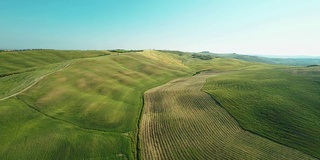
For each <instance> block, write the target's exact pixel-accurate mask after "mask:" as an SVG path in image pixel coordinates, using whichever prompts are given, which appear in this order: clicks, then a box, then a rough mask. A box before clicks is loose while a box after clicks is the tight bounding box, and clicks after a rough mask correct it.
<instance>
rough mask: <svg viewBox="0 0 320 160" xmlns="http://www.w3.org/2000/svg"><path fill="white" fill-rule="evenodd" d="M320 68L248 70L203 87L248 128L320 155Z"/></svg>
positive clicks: (226, 76)
mask: <svg viewBox="0 0 320 160" xmlns="http://www.w3.org/2000/svg"><path fill="white" fill-rule="evenodd" d="M319 73H320V69H319V67H310V68H287V69H281V70H279V69H262V70H251V71H250V70H247V71H240V72H236V73H232V74H225V75H221V76H219V77H214V78H211V79H209V80H208V81H207V83H206V85H205V88H204V90H205V91H206V92H208V93H210V94H211V95H212V96H213V97H214V98H215V99H216V100H217V101H219V102H220V103H221V104H222V106H223V107H225V108H226V109H227V110H228V112H229V113H230V114H231V115H233V116H234V117H235V118H236V119H237V120H238V121H239V123H240V124H241V126H242V127H243V128H245V129H247V130H250V131H252V132H255V133H258V134H260V135H262V136H265V137H268V138H270V139H272V140H274V141H277V142H280V143H282V144H285V145H288V146H290V147H293V148H297V149H299V150H301V151H303V152H305V153H308V154H310V155H313V156H315V157H317V158H320V154H319V153H320V150H319V148H320V145H319V144H320V137H319V135H320V123H319V122H320V112H319V106H320V103H319V99H320V76H319V75H320V74H319Z"/></svg>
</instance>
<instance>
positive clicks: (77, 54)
mask: <svg viewBox="0 0 320 160" xmlns="http://www.w3.org/2000/svg"><path fill="white" fill-rule="evenodd" d="M108 54H110V52H107V51H77V50H74V51H56V50H31V51H15V52H0V64H1V66H0V77H1V75H3V74H10V73H20V72H23V71H25V70H28V69H29V70H30V68H31V69H33V70H34V67H43V66H44V65H48V64H53V63H58V62H65V61H68V60H72V59H78V58H88V57H97V56H103V55H108Z"/></svg>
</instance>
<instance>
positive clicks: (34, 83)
mask: <svg viewBox="0 0 320 160" xmlns="http://www.w3.org/2000/svg"><path fill="white" fill-rule="evenodd" d="M68 66H70V63H68V64H67V65H65V66H64V67H62V68H60V69H59V70H57V71H53V72H50V73H48V74H45V75H43V76H41V77H38V78H36V79H35V80H34V82H33V83H32V84H30V85H29V86H26V87H25V88H24V89H22V90H21V91H19V92H16V93H14V94H11V95H9V96H6V97H3V98H1V99H0V101H3V100H6V99H8V98H11V97H14V96H16V95H19V94H21V93H23V92H25V91H27V90H28V89H30V88H31V87H33V86H34V85H36V84H37V83H39V82H40V81H41V80H42V79H43V78H45V77H47V76H49V75H51V74H53V73H56V72H59V71H61V70H63V69H65V68H67V67H68Z"/></svg>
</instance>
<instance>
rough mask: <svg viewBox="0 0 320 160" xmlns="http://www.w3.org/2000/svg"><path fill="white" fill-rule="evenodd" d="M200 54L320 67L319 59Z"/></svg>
mask: <svg viewBox="0 0 320 160" xmlns="http://www.w3.org/2000/svg"><path fill="white" fill-rule="evenodd" d="M199 54H205V55H213V56H215V57H224V58H234V59H239V60H244V61H249V62H261V63H267V64H280V65H292V66H308V65H320V58H319V57H315V58H313V57H297V58H267V57H260V56H250V55H241V54H236V53H228V54H218V53H208V52H201V53H199Z"/></svg>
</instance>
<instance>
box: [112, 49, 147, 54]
mask: <svg viewBox="0 0 320 160" xmlns="http://www.w3.org/2000/svg"><path fill="white" fill-rule="evenodd" d="M109 51H110V52H115V53H129V52H143V50H125V49H114V50H109Z"/></svg>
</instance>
